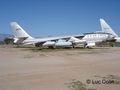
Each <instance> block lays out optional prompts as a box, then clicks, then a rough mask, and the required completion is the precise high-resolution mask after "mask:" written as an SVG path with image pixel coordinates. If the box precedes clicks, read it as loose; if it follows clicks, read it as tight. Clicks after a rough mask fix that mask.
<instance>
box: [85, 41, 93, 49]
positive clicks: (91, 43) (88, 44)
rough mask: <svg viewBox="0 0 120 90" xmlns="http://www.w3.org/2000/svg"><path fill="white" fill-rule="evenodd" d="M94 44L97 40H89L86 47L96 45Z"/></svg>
mask: <svg viewBox="0 0 120 90" xmlns="http://www.w3.org/2000/svg"><path fill="white" fill-rule="evenodd" d="M94 46H95V42H88V43H87V45H86V46H85V47H87V48H90V47H94Z"/></svg>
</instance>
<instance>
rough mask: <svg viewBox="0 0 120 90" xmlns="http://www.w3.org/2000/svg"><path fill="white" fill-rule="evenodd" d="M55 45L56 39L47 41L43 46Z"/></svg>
mask: <svg viewBox="0 0 120 90" xmlns="http://www.w3.org/2000/svg"><path fill="white" fill-rule="evenodd" d="M54 45H55V42H54V41H47V42H45V43H44V44H43V45H42V46H47V47H49V46H54Z"/></svg>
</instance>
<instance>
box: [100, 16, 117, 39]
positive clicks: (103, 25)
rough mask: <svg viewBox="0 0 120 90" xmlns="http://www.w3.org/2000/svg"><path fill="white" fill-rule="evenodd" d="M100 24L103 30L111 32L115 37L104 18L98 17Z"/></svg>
mask: <svg viewBox="0 0 120 90" xmlns="http://www.w3.org/2000/svg"><path fill="white" fill-rule="evenodd" d="M100 24H101V28H102V30H103V31H104V32H106V33H110V34H113V35H114V36H115V37H118V35H117V34H116V33H115V32H114V31H113V30H112V28H111V27H110V26H109V25H108V24H107V23H106V22H105V20H104V19H102V18H101V19H100Z"/></svg>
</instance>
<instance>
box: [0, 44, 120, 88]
mask: <svg viewBox="0 0 120 90" xmlns="http://www.w3.org/2000/svg"><path fill="white" fill-rule="evenodd" d="M73 79H74V80H76V81H80V82H82V83H84V84H85V85H86V88H94V90H120V47H104V48H93V49H81V48H78V49H54V50H51V49H45V50H40V49H36V48H35V49H34V48H15V47H12V46H0V90H71V88H72V90H89V89H76V87H80V86H77V85H75V84H74V85H75V86H76V87H74V85H73V86H71V87H68V86H70V84H69V83H71V82H72V80H73ZM110 80H112V82H111V83H109V81H110ZM68 84H69V85H68ZM76 84H77V83H76ZM78 85H79V84H78ZM91 90H93V89H91Z"/></svg>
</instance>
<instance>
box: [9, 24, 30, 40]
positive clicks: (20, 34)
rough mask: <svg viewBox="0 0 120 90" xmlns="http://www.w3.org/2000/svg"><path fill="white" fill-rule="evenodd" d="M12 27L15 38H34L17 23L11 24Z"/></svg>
mask: <svg viewBox="0 0 120 90" xmlns="http://www.w3.org/2000/svg"><path fill="white" fill-rule="evenodd" d="M10 25H11V28H12V31H13V34H14V36H15V38H18V39H20V38H29V39H32V37H31V36H30V35H29V34H28V33H27V32H25V31H24V29H23V28H22V27H21V26H20V25H18V24H17V23H16V22H11V23H10Z"/></svg>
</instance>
